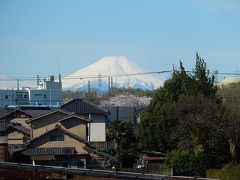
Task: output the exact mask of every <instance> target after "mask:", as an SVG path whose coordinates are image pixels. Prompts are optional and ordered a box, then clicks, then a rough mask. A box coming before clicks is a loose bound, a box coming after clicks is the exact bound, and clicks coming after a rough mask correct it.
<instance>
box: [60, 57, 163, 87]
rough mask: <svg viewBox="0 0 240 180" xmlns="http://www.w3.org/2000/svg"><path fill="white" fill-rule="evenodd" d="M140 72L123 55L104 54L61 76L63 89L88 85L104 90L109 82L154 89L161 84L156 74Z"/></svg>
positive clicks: (119, 85) (121, 85) (115, 84)
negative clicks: (84, 65)
mask: <svg viewBox="0 0 240 180" xmlns="http://www.w3.org/2000/svg"><path fill="white" fill-rule="evenodd" d="M142 73H145V71H143V70H142V69H140V68H138V67H137V66H136V65H134V64H133V63H132V62H130V61H129V60H128V59H127V58H126V57H124V56H106V57H104V58H102V59H100V60H99V61H97V62H96V63H94V64H91V65H89V66H87V67H85V68H83V69H80V70H78V71H76V72H74V73H72V74H70V75H69V76H67V77H65V78H63V81H62V82H63V89H65V90H87V89H88V86H89V85H90V88H95V89H99V90H100V91H106V90H108V87H109V84H112V86H113V87H125V88H128V87H131V88H141V89H156V88H158V87H160V86H162V85H163V80H161V79H160V78H158V77H157V76H155V75H152V74H142ZM135 74H136V75H135ZM141 74H142V75H141ZM88 81H89V83H88Z"/></svg>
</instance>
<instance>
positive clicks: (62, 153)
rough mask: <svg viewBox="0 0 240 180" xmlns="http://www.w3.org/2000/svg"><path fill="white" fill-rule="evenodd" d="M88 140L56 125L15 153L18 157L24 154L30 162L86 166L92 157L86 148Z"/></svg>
mask: <svg viewBox="0 0 240 180" xmlns="http://www.w3.org/2000/svg"><path fill="white" fill-rule="evenodd" d="M86 146H88V142H87V141H86V139H85V138H82V137H80V136H77V135H76V134H73V133H72V132H70V131H67V130H65V129H64V128H62V127H61V126H60V125H58V124H57V125H56V126H55V127H54V128H52V129H51V130H48V131H46V132H45V133H43V134H41V135H40V136H37V137H35V138H33V139H32V140H30V141H29V142H27V143H26V148H24V149H23V150H21V151H18V152H16V153H15V154H14V156H15V157H18V159H22V158H19V157H21V156H24V157H25V158H23V159H25V160H26V159H27V160H28V163H29V162H31V161H34V163H35V164H39V165H53V166H63V167H69V168H86V164H87V163H86V161H87V159H89V158H90V155H89V153H88V151H87V150H86Z"/></svg>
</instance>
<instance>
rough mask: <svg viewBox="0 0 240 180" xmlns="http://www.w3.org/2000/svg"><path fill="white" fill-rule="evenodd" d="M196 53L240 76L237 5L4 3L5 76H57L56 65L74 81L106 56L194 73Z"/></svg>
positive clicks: (162, 0)
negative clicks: (79, 72) (75, 75)
mask: <svg viewBox="0 0 240 180" xmlns="http://www.w3.org/2000/svg"><path fill="white" fill-rule="evenodd" d="M196 51H198V52H199V54H200V56H202V57H203V58H204V59H205V61H206V62H207V64H208V67H209V69H210V70H219V71H220V72H236V71H239V70H240V1H239V0H95V1H94V0H84V1H83V0H76V1H74V0H32V1H31V0H21V1H20V0H0V62H1V65H0V76H1V75H6V76H15V77H16V76H36V75H37V74H39V75H41V76H46V75H48V74H57V72H58V62H60V68H61V72H62V74H63V75H68V74H70V73H72V72H74V71H76V70H78V69H80V68H83V67H85V66H86V65H89V64H91V63H93V62H96V61H97V60H99V59H100V58H102V57H104V56H108V55H117V56H118V55H121V56H126V57H127V58H129V59H130V60H131V61H133V62H134V63H135V64H138V65H139V66H140V67H142V68H143V69H145V70H146V71H161V70H168V69H171V68H172V64H175V65H178V62H179V60H182V61H183V63H184V66H185V67H186V69H188V70H191V69H192V68H193V67H194V63H195V52H196ZM0 83H1V82H0Z"/></svg>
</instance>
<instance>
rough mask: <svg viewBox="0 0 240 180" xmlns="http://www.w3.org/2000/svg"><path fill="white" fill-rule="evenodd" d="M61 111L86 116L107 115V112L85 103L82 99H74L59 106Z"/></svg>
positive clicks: (87, 102)
mask: <svg viewBox="0 0 240 180" xmlns="http://www.w3.org/2000/svg"><path fill="white" fill-rule="evenodd" d="M61 109H64V110H66V111H69V112H74V113H76V114H80V115H86V114H107V111H105V110H103V109H101V108H100V107H98V106H97V105H95V104H93V103H91V102H89V101H86V100H84V99H74V100H72V101H70V102H68V103H66V104H63V105H62V106H61Z"/></svg>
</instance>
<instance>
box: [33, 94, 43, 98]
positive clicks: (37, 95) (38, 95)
mask: <svg viewBox="0 0 240 180" xmlns="http://www.w3.org/2000/svg"><path fill="white" fill-rule="evenodd" d="M34 96H36V97H40V96H42V94H34Z"/></svg>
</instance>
